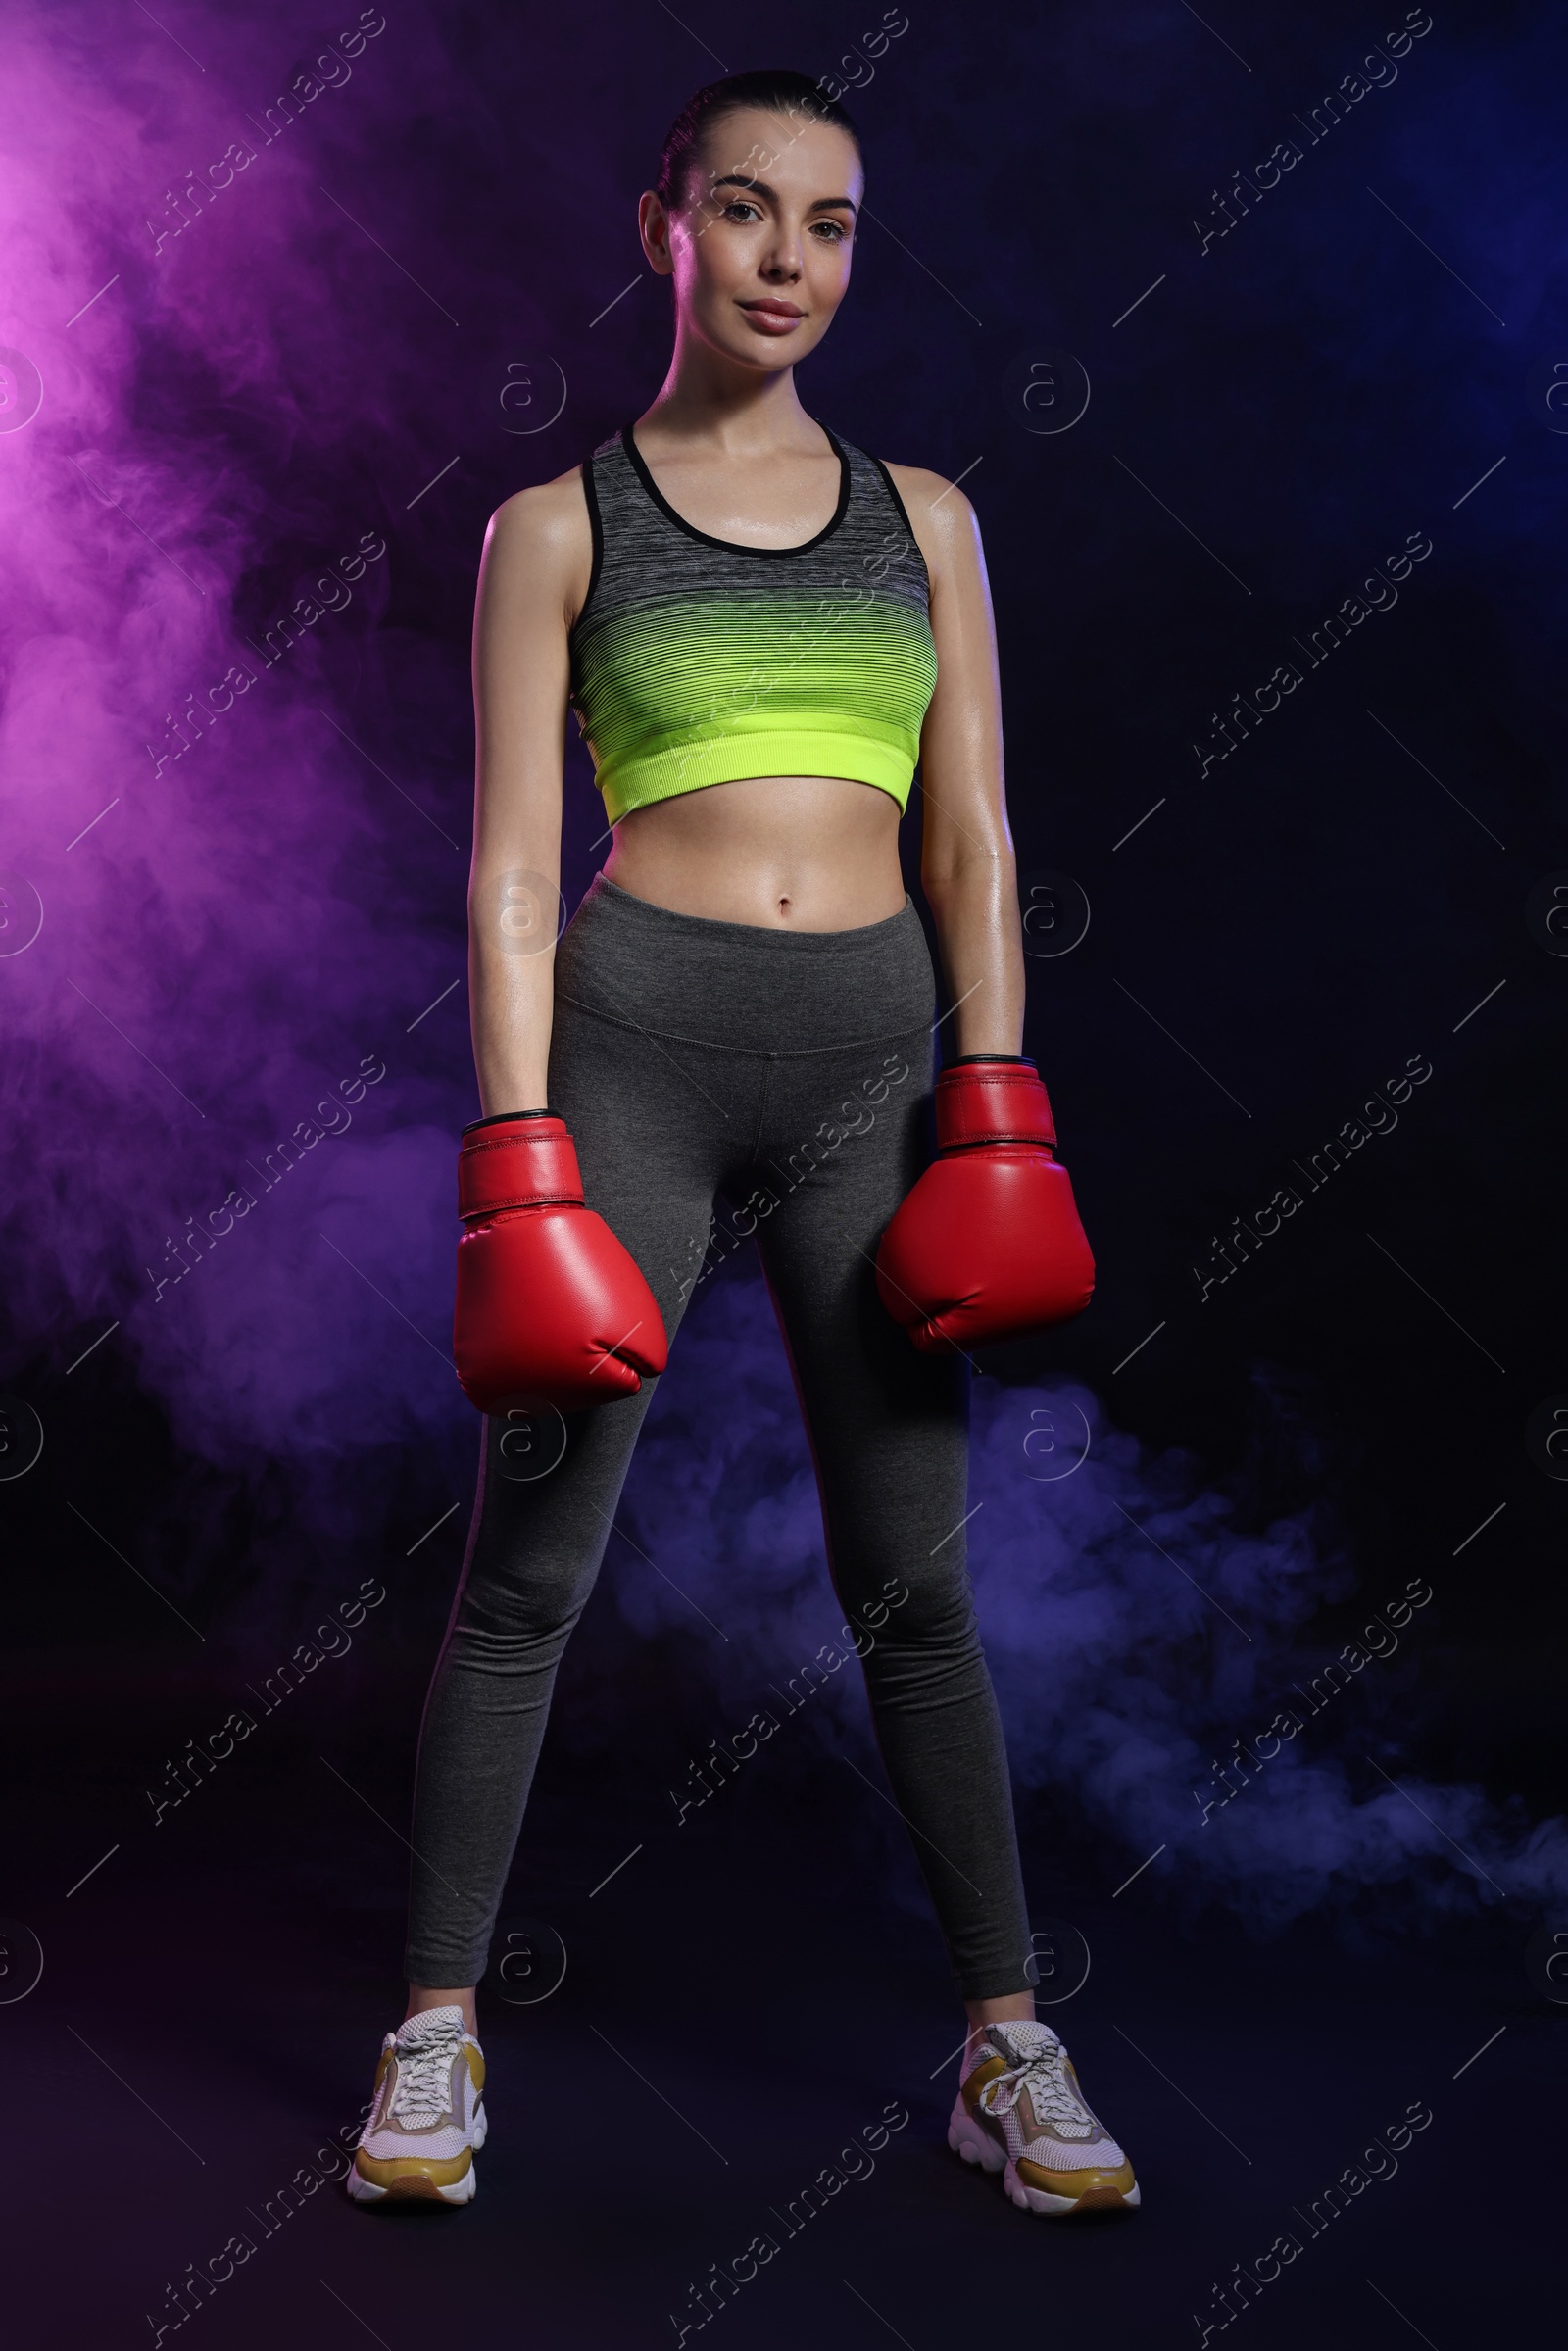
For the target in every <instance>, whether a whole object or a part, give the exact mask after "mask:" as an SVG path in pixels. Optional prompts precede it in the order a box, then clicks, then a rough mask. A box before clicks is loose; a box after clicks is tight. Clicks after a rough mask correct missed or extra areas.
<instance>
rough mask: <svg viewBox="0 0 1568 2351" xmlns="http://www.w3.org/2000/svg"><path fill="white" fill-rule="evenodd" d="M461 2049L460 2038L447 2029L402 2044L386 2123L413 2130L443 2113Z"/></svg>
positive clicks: (458, 2034) (461, 2038)
mask: <svg viewBox="0 0 1568 2351" xmlns="http://www.w3.org/2000/svg"><path fill="white" fill-rule="evenodd" d="M462 2047H463V2035H462V2033H457V2032H454V2031H452V2030H451V2029H450V2028H449V2029H448V2030H447V2031H445V2032H439V2033H430V2034H428V2035H427V2036H421V2037H420V2038H419V2039H417V2040H409V2041H404V2042H403V2043H402V2044H401V2046H400V2047H399V2049H398V2051H397V2057H396V2065H395V2073H396V2081H395V2082H394V2085H393V2090H392V2102H391V2104H390V2106H389V2107H388V2108H387V2120H388V2121H389V2122H390V2121H391V2120H392V2119H393V2117H394V2116H395V2117H396V2119H397V2120H398V2121H399V2122H400V2123H411V2124H413V2125H414V2126H415V2128H416V2129H417V2128H419V2127H420V2125H422V2124H423V2125H427V2124H429V2123H433V2122H434V2121H435V2120H436V2119H437V2117H438V2116H440V2115H443V2114H445V2113H446V2110H447V2098H448V2094H449V2092H450V2088H451V2082H452V2060H453V2058H454V2057H456V2056H457V2054H458V2052H459V2051H460V2050H461V2048H462Z"/></svg>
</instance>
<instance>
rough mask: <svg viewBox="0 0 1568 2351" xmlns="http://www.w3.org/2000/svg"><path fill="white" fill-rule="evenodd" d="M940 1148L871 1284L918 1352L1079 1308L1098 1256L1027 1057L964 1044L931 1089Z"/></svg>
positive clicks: (886, 1237) (1008, 1331) (1023, 1328)
mask: <svg viewBox="0 0 1568 2351" xmlns="http://www.w3.org/2000/svg"><path fill="white" fill-rule="evenodd" d="M936 1118H937V1149H938V1156H937V1157H936V1158H935V1159H934V1160H933V1161H932V1163H931V1165H930V1166H929V1167H928V1168H927V1169H926V1171H925V1173H924V1174H923V1175H922V1176H921V1177H920V1179H919V1181H918V1182H917V1183H916V1184H915V1186H914V1188H913V1190H912V1191H911V1192H910V1193H909V1195H908V1197H907V1199H906V1200H905V1201H904V1202H903V1204H902V1206H901V1207H900V1208H899V1210H898V1213H897V1214H896V1215H895V1217H894V1219H893V1221H892V1223H891V1224H890V1225H889V1226H888V1229H887V1231H886V1232H885V1233H884V1234H883V1236H882V1246H881V1248H880V1249H878V1251H877V1259H876V1286H877V1292H878V1295H879V1296H880V1298H881V1299H882V1303H883V1305H884V1306H886V1308H887V1310H888V1312H889V1313H890V1314H891V1315H892V1316H893V1319H894V1321H895V1322H901V1323H903V1325H904V1327H905V1329H906V1330H907V1332H908V1334H909V1337H910V1338H911V1339H912V1340H913V1342H914V1344H915V1346H916V1347H919V1348H920V1349H921V1351H922V1353H925V1354H937V1353H940V1352H941V1351H943V1350H944V1349H946V1348H949V1347H957V1348H958V1349H959V1350H960V1351H962V1352H967V1351H968V1349H969V1348H970V1347H987V1346H990V1345H992V1344H993V1343H994V1342H996V1341H997V1340H999V1339H1021V1338H1023V1337H1024V1336H1025V1335H1026V1334H1027V1333H1029V1332H1031V1331H1040V1330H1044V1329H1046V1328H1047V1327H1048V1326H1049V1325H1050V1324H1052V1323H1056V1322H1066V1321H1067V1320H1068V1319H1069V1317H1070V1316H1072V1315H1074V1314H1081V1313H1082V1312H1083V1310H1084V1308H1085V1306H1087V1305H1088V1303H1089V1300H1090V1298H1091V1296H1092V1295H1093V1292H1094V1287H1095V1261H1094V1258H1093V1257H1092V1256H1091V1255H1090V1253H1089V1244H1088V1242H1087V1240H1086V1239H1085V1238H1084V1229H1083V1226H1082V1225H1081V1224H1080V1223H1079V1221H1078V1210H1077V1208H1076V1206H1075V1205H1074V1202H1073V1197H1072V1186H1071V1184H1070V1183H1069V1182H1068V1180H1067V1170H1066V1169H1065V1168H1064V1167H1063V1166H1061V1165H1060V1163H1059V1162H1058V1160H1057V1158H1056V1155H1055V1146H1056V1130H1055V1127H1054V1124H1053V1122H1052V1116H1051V1103H1050V1101H1049V1100H1048V1098H1047V1095H1046V1089H1045V1087H1044V1086H1043V1085H1042V1084H1041V1081H1040V1078H1039V1076H1038V1074H1037V1072H1036V1069H1035V1065H1034V1063H1033V1062H1032V1061H1028V1060H1024V1059H1021V1058H1017V1057H1014V1056H1005V1055H1003V1054H1001V1053H970V1054H967V1055H965V1057H964V1058H963V1059H961V1060H959V1061H956V1062H955V1063H954V1065H953V1066H952V1068H950V1069H945V1070H944V1071H943V1072H942V1075H941V1076H940V1077H939V1078H938V1080H937V1090H936Z"/></svg>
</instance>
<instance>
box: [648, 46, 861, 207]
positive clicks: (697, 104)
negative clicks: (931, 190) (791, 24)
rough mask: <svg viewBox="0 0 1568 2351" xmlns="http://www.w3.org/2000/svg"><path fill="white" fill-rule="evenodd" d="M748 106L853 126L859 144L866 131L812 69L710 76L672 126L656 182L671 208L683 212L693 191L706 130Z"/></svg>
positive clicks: (840, 126) (841, 126)
mask: <svg viewBox="0 0 1568 2351" xmlns="http://www.w3.org/2000/svg"><path fill="white" fill-rule="evenodd" d="M746 107H761V108H762V109H764V110H765V112H767V113H768V114H774V115H804V116H806V117H807V118H808V119H809V121H811V122H831V123H832V124H833V125H834V126H835V128H836V129H839V130H843V131H847V132H848V133H849V135H850V137H851V138H852V139H853V140H854V141H855V144H856V146H857V148H858V146H859V144H860V134H859V132H858V130H857V129H856V127H855V124H854V122H852V121H851V120H850V117H849V115H848V113H847V112H846V111H845V109H844V108H843V107H842V106H840V105H839V103H838V101H837V100H836V99H833V98H828V97H825V96H824V95H823V93H822V91H821V90H820V89H818V87H817V85H816V83H815V82H814V81H812V80H811V79H810V78H809V76H808V75H807V74H805V73H789V72H787V71H786V70H785V69H784V68H783V67H775V68H768V69H765V70H764V71H762V72H761V73H731V74H730V75H729V77H728V79H727V80H724V81H711V82H709V83H708V84H707V85H706V87H704V88H703V89H700V90H698V91H697V92H696V93H695V94H694V95H693V96H692V97H690V98H688V99H687V101H686V104H685V105H684V106H683V107H682V108H681V110H680V113H679V114H678V115H677V116H676V117H675V120H674V122H672V123H671V124H670V126H669V133H668V136H667V137H666V138H665V140H664V151H663V153H662V156H661V157H660V159H659V177H658V178H657V179H656V180H655V182H654V186H655V189H656V190H657V192H658V194H659V196H660V197H661V198H662V201H663V203H664V205H665V206H666V207H667V208H668V210H669V211H671V212H678V211H679V209H680V207H681V206H682V205H683V204H685V203H686V202H688V201H689V199H690V197H691V193H692V188H691V177H692V173H691V165H692V159H693V156H694V153H695V150H696V149H697V147H698V144H699V142H700V141H701V139H702V137H703V135H704V133H705V132H706V131H708V130H710V129H711V127H712V125H713V124H714V123H715V122H722V121H723V120H724V118H725V116H726V115H736V114H739V113H740V112H741V111H742V109H743V108H746Z"/></svg>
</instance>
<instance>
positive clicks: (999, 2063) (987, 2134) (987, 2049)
mask: <svg viewBox="0 0 1568 2351" xmlns="http://www.w3.org/2000/svg"><path fill="white" fill-rule="evenodd" d="M965 2064H966V2066H967V2069H968V2070H967V2072H966V2074H965V2076H964V2080H963V2082H962V2085H961V2087H960V2088H959V2091H958V2095H957V2098H956V2101H955V2103H954V2108H953V2118H952V2120H951V2122H950V2123H949V2125H948V2145H949V2146H950V2147H952V2148H953V2149H954V2151H955V2152H956V2154H959V2155H961V2156H962V2157H963V2160H964V2162H965V2163H977V2164H979V2165H980V2166H981V2167H982V2168H983V2169H984V2170H985V2171H988V2172H1003V2171H1005V2186H1006V2190H1007V2193H1008V2195H1009V2196H1010V2197H1011V2198H1012V2200H1013V2202H1014V2204H1016V2205H1018V2206H1019V2207H1020V2208H1021V2209H1022V2210H1023V2211H1025V2212H1041V2213H1051V2214H1061V2213H1069V2212H1091V2211H1097V2210H1103V2209H1105V2208H1107V2207H1109V2208H1112V2209H1114V2208H1117V2207H1122V2208H1125V2207H1127V2206H1129V2205H1136V2204H1138V2203H1139V2202H1140V2201H1141V2198H1140V2196H1139V2192H1138V2182H1137V2181H1136V2180H1135V2179H1134V2178H1133V2167H1132V2165H1131V2164H1130V2163H1129V2162H1128V2160H1127V2158H1126V2156H1125V2155H1124V2154H1123V2153H1122V2151H1121V2149H1120V2147H1118V2146H1117V2144H1116V2142H1115V2140H1114V2139H1113V2138H1112V2137H1111V2135H1110V2133H1109V2131H1107V2130H1106V2129H1105V2127H1104V2125H1103V2123H1102V2122H1101V2120H1100V2118H1099V2117H1098V2115H1095V2114H1093V2113H1092V2112H1091V2111H1090V2108H1089V2106H1088V2104H1087V2103H1086V2101H1085V2099H1084V2094H1083V2092H1082V2090H1081V2089H1080V2088H1079V2086H1078V2077H1077V2075H1076V2074H1075V2073H1074V2071H1073V2068H1072V2065H1071V2063H1070V2061H1069V2059H1068V2056H1067V2052H1066V2050H1065V2049H1064V2048H1063V2047H1062V2045H1061V2042H1060V2041H1059V2040H1058V2039H1057V2037H1056V2035H1055V2033H1053V2032H1052V2030H1051V2027H1050V2026H1049V2025H1037V2024H1034V2023H1024V2022H1022V2021H1018V2022H1014V2023H1011V2024H1006V2025H987V2027H986V2028H985V2038H984V2040H983V2041H980V2042H978V2043H977V2044H976V2045H975V2046H974V2047H973V2048H972V2049H971V2050H970V2052H969V2054H968V2057H967V2058H966V2060H965Z"/></svg>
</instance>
